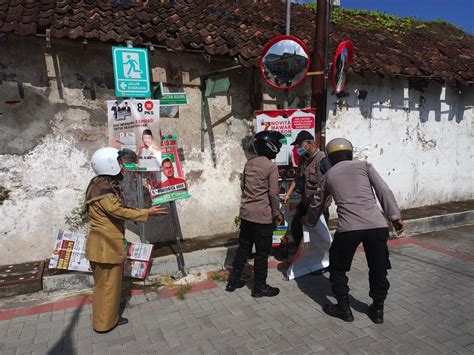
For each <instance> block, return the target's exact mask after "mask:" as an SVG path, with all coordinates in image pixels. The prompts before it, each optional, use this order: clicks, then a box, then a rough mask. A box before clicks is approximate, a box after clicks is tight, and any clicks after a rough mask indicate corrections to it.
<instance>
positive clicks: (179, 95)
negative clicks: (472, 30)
mask: <svg viewBox="0 0 474 355" xmlns="http://www.w3.org/2000/svg"><path fill="white" fill-rule="evenodd" d="M153 97H154V98H156V99H158V100H160V106H180V105H187V104H188V95H186V93H185V92H164V89H163V83H160V85H158V86H157V87H156V89H155V91H154V92H153Z"/></svg>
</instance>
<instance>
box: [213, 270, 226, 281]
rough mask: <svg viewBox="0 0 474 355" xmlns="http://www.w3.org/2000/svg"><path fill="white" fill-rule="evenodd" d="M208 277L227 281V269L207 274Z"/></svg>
mask: <svg viewBox="0 0 474 355" xmlns="http://www.w3.org/2000/svg"><path fill="white" fill-rule="evenodd" d="M209 279H210V280H212V281H216V282H226V281H227V270H220V271H216V272H213V273H210V274H209Z"/></svg>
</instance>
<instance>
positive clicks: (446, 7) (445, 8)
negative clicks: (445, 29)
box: [293, 0, 474, 34]
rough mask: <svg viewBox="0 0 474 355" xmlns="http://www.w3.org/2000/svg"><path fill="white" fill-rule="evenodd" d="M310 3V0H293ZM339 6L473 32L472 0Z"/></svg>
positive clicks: (378, 0)
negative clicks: (443, 22)
mask: <svg viewBox="0 0 474 355" xmlns="http://www.w3.org/2000/svg"><path fill="white" fill-rule="evenodd" d="M293 2H295V3H311V2H314V0H313V1H311V0H293ZM341 7H348V8H353V9H361V10H376V11H380V12H386V13H387V14H394V15H398V16H414V17H418V18H420V19H422V20H437V19H443V20H446V21H448V22H451V23H454V24H455V25H457V26H459V27H462V28H463V29H464V30H466V31H467V32H469V33H471V34H474V0H341Z"/></svg>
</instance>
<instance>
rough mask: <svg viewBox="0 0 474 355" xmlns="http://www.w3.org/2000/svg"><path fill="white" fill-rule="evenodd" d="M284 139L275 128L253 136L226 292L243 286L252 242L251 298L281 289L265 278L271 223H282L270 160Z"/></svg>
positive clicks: (276, 178) (265, 295)
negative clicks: (237, 233)
mask: <svg viewBox="0 0 474 355" xmlns="http://www.w3.org/2000/svg"><path fill="white" fill-rule="evenodd" d="M284 138H285V137H284V136H283V135H282V134H281V133H279V132H276V131H263V132H260V133H257V134H256V135H255V137H254V142H253V148H254V150H255V152H256V153H257V155H258V156H257V157H254V158H252V159H249V160H248V161H247V163H246V164H245V168H244V173H243V176H242V181H241V190H242V199H241V203H240V235H239V247H238V248H237V252H236V254H235V257H234V261H233V264H232V272H231V274H230V275H229V279H228V281H227V286H226V291H228V292H233V291H235V289H236V288H241V287H243V286H245V281H244V280H241V278H240V276H241V275H242V271H243V269H244V266H245V263H246V262H247V258H248V256H249V255H250V253H251V252H252V247H253V245H254V244H255V249H256V253H255V257H254V275H255V284H254V287H253V289H252V297H256V298H259V297H273V296H276V295H278V293H279V292H280V290H279V289H278V288H276V287H271V286H269V285H267V282H266V281H267V271H268V256H269V255H270V251H271V248H272V236H273V229H274V226H275V223H274V222H275V221H276V223H277V224H281V223H282V222H283V215H282V213H281V211H280V200H279V197H278V192H279V188H278V168H277V167H276V165H275V164H274V163H273V162H272V161H271V159H275V157H276V156H277V154H278V153H279V152H280V148H281V145H282V144H281V142H280V141H281V140H282V139H284Z"/></svg>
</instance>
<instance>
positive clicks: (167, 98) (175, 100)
mask: <svg viewBox="0 0 474 355" xmlns="http://www.w3.org/2000/svg"><path fill="white" fill-rule="evenodd" d="M187 104H188V96H187V95H186V93H184V92H175V93H165V94H163V96H161V98H160V105H187Z"/></svg>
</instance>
